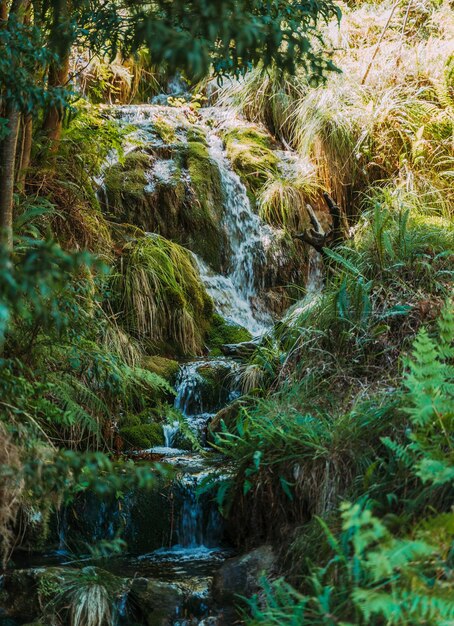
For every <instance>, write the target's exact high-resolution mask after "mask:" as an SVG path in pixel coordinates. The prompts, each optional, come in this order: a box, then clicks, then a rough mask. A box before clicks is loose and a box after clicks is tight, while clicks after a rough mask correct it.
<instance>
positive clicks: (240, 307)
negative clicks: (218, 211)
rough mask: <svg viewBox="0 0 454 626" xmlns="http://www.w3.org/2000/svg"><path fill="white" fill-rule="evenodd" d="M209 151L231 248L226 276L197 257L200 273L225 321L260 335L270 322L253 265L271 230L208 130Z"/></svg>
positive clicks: (260, 257)
mask: <svg viewBox="0 0 454 626" xmlns="http://www.w3.org/2000/svg"><path fill="white" fill-rule="evenodd" d="M209 152H210V156H211V158H212V159H213V161H215V162H216V164H217V166H218V169H219V173H220V175H221V185H222V193H223V208H224V217H223V225H224V228H225V231H226V233H227V239H228V242H229V247H230V263H229V270H228V273H227V275H225V276H224V275H220V274H215V273H214V272H213V271H212V270H210V268H209V267H208V266H207V265H206V264H205V263H204V262H203V261H202V260H201V259H199V258H197V263H198V266H199V271H200V276H201V279H202V281H203V283H204V284H205V287H206V289H207V291H208V293H209V294H210V295H211V297H212V298H213V301H214V303H215V305H216V306H217V308H218V310H219V311H220V312H221V313H222V314H223V315H224V317H226V318H227V319H228V320H230V321H232V322H234V323H236V324H239V325H241V326H244V327H245V328H247V329H248V330H249V331H250V332H251V333H252V334H255V335H261V334H263V333H264V331H265V330H266V328H267V327H269V326H270V324H271V323H272V319H271V316H270V315H269V313H268V312H267V311H266V310H265V309H264V308H263V307H261V306H260V304H259V303H258V301H257V287H258V286H259V285H258V284H257V283H258V282H259V279H258V277H257V273H256V268H257V267H259V266H261V265H264V264H265V262H266V244H267V243H269V241H270V240H272V239H273V238H274V231H273V229H272V228H270V227H269V226H267V225H266V224H265V223H264V222H262V220H261V219H260V218H259V216H258V215H257V214H256V213H254V211H253V210H252V208H251V203H250V201H249V198H248V195H247V191H246V187H245V186H244V185H243V183H242V182H241V180H240V178H239V176H238V175H237V174H236V173H235V172H234V171H233V169H232V167H231V165H230V162H229V160H228V158H227V156H226V154H225V151H224V148H223V145H222V141H221V139H220V138H219V137H218V136H217V135H216V133H214V132H211V133H210V135H209Z"/></svg>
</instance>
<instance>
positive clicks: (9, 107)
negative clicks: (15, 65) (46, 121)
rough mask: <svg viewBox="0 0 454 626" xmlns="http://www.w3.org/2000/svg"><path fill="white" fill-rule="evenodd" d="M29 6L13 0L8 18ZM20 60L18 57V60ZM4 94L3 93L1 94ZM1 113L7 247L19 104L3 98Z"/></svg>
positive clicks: (1, 224)
mask: <svg viewBox="0 0 454 626" xmlns="http://www.w3.org/2000/svg"><path fill="white" fill-rule="evenodd" d="M29 6H30V0H13V2H12V3H11V8H10V12H9V16H6V17H8V19H10V17H11V16H12V15H14V16H15V17H16V19H17V21H18V22H19V23H21V22H23V21H24V19H25V15H26V13H27V11H28V7H29ZM7 10H8V7H7V3H6V2H5V1H4V0H1V7H0V11H1V16H2V19H4V16H5V15H6V12H7ZM2 24H3V22H2ZM18 61H19V62H20V59H19V60H18ZM2 95H3V96H4V94H2ZM3 106H4V109H3V111H4V112H3V111H2V114H3V115H4V116H5V118H6V119H7V120H8V124H7V128H8V135H7V136H6V137H5V138H4V139H3V141H2V142H1V144H0V238H1V241H2V243H4V244H5V245H6V246H7V247H8V248H9V249H12V247H13V193H14V182H15V170H16V150H17V137H18V134H19V123H20V117H21V113H20V110H19V104H18V103H16V102H14V101H9V102H8V101H7V100H6V98H5V99H4V105H3Z"/></svg>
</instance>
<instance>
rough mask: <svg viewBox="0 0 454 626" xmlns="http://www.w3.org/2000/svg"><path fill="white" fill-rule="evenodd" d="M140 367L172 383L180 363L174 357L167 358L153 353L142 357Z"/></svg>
mask: <svg viewBox="0 0 454 626" xmlns="http://www.w3.org/2000/svg"><path fill="white" fill-rule="evenodd" d="M142 367H143V368H144V369H147V370H149V371H150V372H154V373H155V374H158V376H161V377H162V378H164V379H165V380H167V381H169V382H170V383H173V382H174V380H175V376H176V375H177V373H178V370H179V369H180V364H179V363H178V361H175V360H174V359H168V358H166V357H164V356H158V355H153V356H146V357H144V359H143V361H142Z"/></svg>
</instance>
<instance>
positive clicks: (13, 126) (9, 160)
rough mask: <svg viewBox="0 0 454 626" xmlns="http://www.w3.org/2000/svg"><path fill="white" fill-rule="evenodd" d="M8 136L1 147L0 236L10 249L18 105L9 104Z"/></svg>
mask: <svg viewBox="0 0 454 626" xmlns="http://www.w3.org/2000/svg"><path fill="white" fill-rule="evenodd" d="M7 119H8V131H9V133H8V136H7V137H5V139H4V140H3V141H2V144H1V148H0V155H1V163H0V231H1V232H0V236H1V240H2V243H4V244H5V245H6V246H7V248H8V249H10V250H11V249H12V247H13V192H14V170H15V162H16V148H17V136H18V134H19V121H20V112H19V110H18V108H17V107H16V105H14V104H10V105H8V106H7Z"/></svg>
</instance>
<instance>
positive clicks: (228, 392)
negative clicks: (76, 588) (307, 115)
mask: <svg viewBox="0 0 454 626" xmlns="http://www.w3.org/2000/svg"><path fill="white" fill-rule="evenodd" d="M177 113H179V112H177ZM212 113H213V112H212V111H211V110H210V109H208V110H207V111H205V112H204V113H203V116H201V119H200V121H199V122H198V123H199V124H200V125H201V126H202V127H203V128H204V130H205V131H206V136H207V144H208V149H209V155H210V158H211V159H212V161H213V162H214V163H216V165H217V167H218V170H219V174H220V180H221V188H222V205H223V206H222V226H223V229H224V232H225V235H226V240H227V244H228V245H227V249H228V252H229V258H228V263H227V267H226V270H225V271H224V272H222V273H220V272H216V271H214V270H213V269H212V268H211V267H210V266H209V264H208V263H207V262H206V261H205V260H204V259H202V257H201V256H200V255H198V254H195V253H193V254H194V260H195V263H196V265H197V267H198V270H199V273H200V277H201V280H202V281H203V283H204V285H205V287H206V290H207V292H208V293H209V295H210V296H211V297H212V299H213V302H214V306H215V310H216V311H217V312H218V313H220V314H221V315H222V316H223V317H224V319H226V320H228V321H229V322H231V323H232V324H239V325H241V326H242V327H244V328H246V329H247V330H249V331H250V333H251V334H252V336H253V337H254V338H260V336H262V335H263V334H264V333H266V332H267V330H269V329H270V328H271V327H272V324H273V315H272V313H271V312H270V311H269V310H268V309H267V306H266V304H265V303H264V302H263V301H262V300H261V298H260V296H259V294H260V289H261V288H262V287H263V282H264V275H265V271H264V268H265V265H266V264H267V263H268V264H270V255H269V250H270V248H272V246H273V244H274V243H275V241H276V240H277V239H278V237H279V236H280V234H281V233H279V231H278V229H274V228H271V227H270V226H268V225H266V224H265V223H264V222H263V221H262V220H261V219H260V218H259V216H258V215H257V213H255V212H254V211H253V209H252V207H251V204H250V201H249V198H248V195H247V191H246V188H245V186H244V185H243V183H242V182H241V180H240V178H239V176H238V175H237V174H236V173H235V172H234V171H233V169H232V167H231V164H230V162H229V160H228V158H227V155H226V153H225V150H224V147H223V142H222V140H221V138H220V136H219V135H218V133H217V131H216V127H214V129H213V126H208V125H207V124H206V119H207V118H208V117H209V116H210V115H212ZM115 115H116V117H117V118H118V119H119V120H120V123H124V124H127V125H132V126H133V127H134V128H135V129H136V130H135V132H134V135H133V137H134V139H135V140H136V139H140V140H141V141H142V142H145V143H147V142H154V143H156V138H155V137H153V135H152V133H150V121H151V120H153V118H154V117H155V116H156V115H159V116H165V117H166V119H172V117H175V109H174V108H172V107H167V106H163V105H137V106H132V105H131V106H121V107H117V111H116V113H115ZM182 140H183V141H184V137H183V138H182ZM131 149H134V142H133V141H132V142H131V143H130V144H127V145H126V151H128V150H131ZM113 162H115V157H114V156H113V157H112V158H110V159H109V164H110V165H111V164H112V163H113ZM172 171H173V165H172V162H171V161H170V160H169V159H168V158H163V159H162V160H161V161H158V162H157V163H155V164H154V166H153V172H151V173H150V182H149V184H150V189H152V188H153V184H154V182H153V181H154V180H155V179H157V178H160V179H166V177H167V178H168V177H169V176H170V175H171V173H172ZM98 182H99V183H100V189H99V196H100V198H101V199H102V201H103V202H104V204H107V203H108V198H107V194H106V192H105V190H104V189H103V186H102V180H100V181H98ZM273 262H278V259H277V260H276V259H274V261H273V257H272V258H271V264H272V263H273ZM309 271H310V274H311V275H312V277H314V276H315V278H312V283H311V282H310V287H311V289H313V290H316V289H318V288H319V285H318V282H317V280H318V275H319V263H318V261H317V259H314V258H311V263H310V265H309ZM316 283H317V284H316ZM239 371H240V365H239V364H238V362H237V361H235V360H234V359H231V358H227V357H212V358H210V357H201V358H197V359H195V360H193V361H189V362H183V363H182V364H181V366H180V370H179V373H178V375H177V378H176V383H175V390H176V397H175V402H174V406H175V409H177V410H178V411H179V412H180V413H181V414H182V415H183V416H184V418H185V420H186V424H187V427H189V428H190V429H191V431H192V433H193V436H195V437H196V438H197V441H198V444H199V449H200V451H199V452H192V451H188V450H186V449H182V448H184V447H185V446H184V445H182V442H183V440H184V438H185V434H184V433H183V432H182V431H181V427H180V422H179V421H174V422H172V421H170V422H169V423H166V424H165V425H164V427H163V430H164V438H165V445H164V446H160V447H155V448H151V449H149V450H146V451H141V454H143V453H144V452H145V453H147V454H149V456H150V458H152V459H153V460H159V461H161V462H165V463H168V464H169V465H171V466H173V467H174V468H175V470H176V476H175V478H174V479H173V481H172V483H171V484H170V485H169V484H163V485H160V486H159V487H158V488H157V489H156V490H154V491H153V493H142V492H140V491H137V492H132V493H127V494H125V495H124V496H123V497H121V498H119V499H116V498H111V499H110V500H108V501H102V502H100V501H99V500H97V499H96V498H94V497H93V496H90V495H89V494H88V495H87V496H84V497H83V498H80V499H79V501H78V503H77V504H76V505H75V506H73V507H71V509H66V508H63V509H62V511H61V512H60V515H59V519H58V524H57V534H58V541H59V545H58V547H57V549H56V550H53V551H51V552H48V553H46V554H44V555H41V557H40V559H37V560H36V563H35V564H36V565H47V566H49V565H54V564H59V565H74V564H77V565H81V564H82V565H83V564H84V563H85V564H90V563H94V564H95V565H97V564H98V563H97V562H96V561H93V557H92V556H91V555H90V554H87V549H86V546H87V545H94V544H96V543H97V542H100V541H106V540H107V541H108V540H113V539H115V538H116V537H117V536H118V535H119V534H120V531H121V535H122V537H124V539H125V541H126V543H127V546H128V552H127V554H123V555H122V556H120V557H118V556H117V557H111V558H109V559H107V560H106V559H104V560H102V562H101V563H99V564H100V566H101V567H103V568H104V569H107V570H109V571H111V572H112V573H114V574H117V575H119V576H122V577H127V578H130V579H134V583H133V587H132V589H133V590H134V585H136V586H138V583H137V584H136V581H137V580H145V579H146V580H147V581H152V583H150V582H148V583H143V585H145V586H146V585H148V586H149V585H150V584H155V585H158V587H157V589H158V591H159V594H158V595H159V597H160V598H161V599H162V603H163V607H162V611H161V613H159V615H160V616H161V617H162V621H156V624H173V625H174V626H193V625H195V624H201V625H208V624H219V625H220V624H224V625H227V624H232V623H233V621H231V620H232V618H231V617H227V616H226V614H224V607H219V606H214V605H213V603H212V601H211V599H210V585H211V580H212V577H213V575H214V573H215V572H216V570H217V569H218V568H219V567H220V565H221V564H222V562H223V560H224V559H225V558H226V557H228V556H230V555H232V554H233V551H232V548H231V547H230V546H229V545H228V542H227V541H226V537H225V532H224V528H223V522H222V519H221V517H220V515H219V513H218V512H217V509H216V507H215V506H214V504H213V503H212V502H211V501H210V500H209V498H208V497H206V496H200V497H199V495H198V489H199V486H200V483H201V481H202V480H204V479H205V478H206V477H207V476H208V475H209V473H210V471H212V470H211V469H210V464H209V463H207V457H210V456H211V457H213V456H215V453H214V452H213V451H212V449H210V448H209V447H208V445H207V426H208V424H209V423H210V421H211V420H212V419H213V417H214V416H215V415H216V413H217V412H218V411H219V410H220V409H222V408H224V407H226V406H227V405H228V404H230V403H231V402H232V401H234V400H235V399H236V398H238V397H239V396H240V395H241V385H240V377H239ZM206 372H209V373H210V374H211V375H213V373H214V374H215V375H216V377H217V378H218V380H221V384H220V391H219V392H218V393H217V394H216V395H215V397H213V394H212V392H210V390H209V389H207V386H206ZM204 374H205V375H204ZM81 546H82V547H81ZM83 546H85V547H83ZM75 554H76V555H77V556H74V555H75ZM84 554H85V556H81V555H84ZM18 566H20V561H19V562H18ZM27 566H28V567H29V566H30V558H28V559H27ZM159 585H160V586H159ZM147 589H148V587H147ZM154 593H155V596H156V591H155V592H154ZM136 596H137V594H136ZM137 597H138V598H139V600H137ZM137 597H136V600H135V602H134V603H133V604H134V605H135V608H134V606H133V608H132V609H131V603H130V602H129V600H128V597H127V596H125V597H124V598H122V599H121V601H120V600H119V602H118V606H117V616H116V620H117V622H116V623H118V624H149V623H151V622H149V621H147V618H146V615H145V613H146V610H145V609H143V610H142V609H141V607H140V606H138V607H137V605H139V604H140V597H144V596H143V594H142V596H141V595H140V593H138V596H137ZM145 604H146V601H145ZM131 611H132V612H131ZM154 623H155V622H153V624H154Z"/></svg>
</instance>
